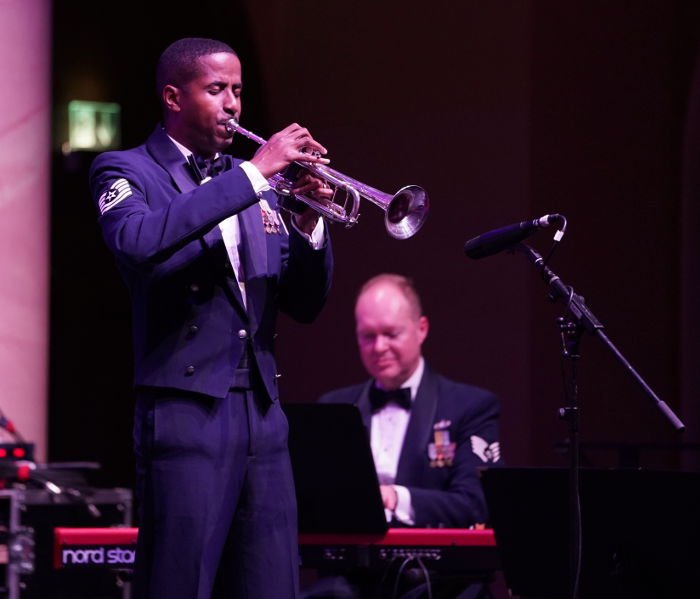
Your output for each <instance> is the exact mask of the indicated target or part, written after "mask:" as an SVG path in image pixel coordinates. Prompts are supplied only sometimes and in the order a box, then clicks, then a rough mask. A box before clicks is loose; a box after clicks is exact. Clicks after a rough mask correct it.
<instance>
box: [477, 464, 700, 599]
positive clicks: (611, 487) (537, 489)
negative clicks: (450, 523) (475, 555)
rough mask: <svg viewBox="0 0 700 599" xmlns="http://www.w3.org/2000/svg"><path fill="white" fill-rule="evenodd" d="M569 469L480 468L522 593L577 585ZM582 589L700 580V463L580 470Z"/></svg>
mask: <svg viewBox="0 0 700 599" xmlns="http://www.w3.org/2000/svg"><path fill="white" fill-rule="evenodd" d="M568 474H569V473H568V470H566V469H537V468H492V469H486V470H484V471H483V472H482V475H481V481H482V484H483V488H484V493H485V495H486V500H487V504H488V508H489V513H490V518H491V522H490V524H491V525H492V526H493V528H494V533H495V536H496V543H497V545H498V549H499V554H500V556H501V563H502V565H503V571H504V575H505V579H506V582H507V584H508V587H509V588H510V590H511V592H512V594H513V595H514V596H518V597H523V598H525V597H526V598H528V599H531V598H532V599H560V598H563V597H567V596H568V595H569V592H570V589H571V585H570V581H569V539H568V535H569V520H570V517H569V513H568V503H567V493H568ZM581 511H582V527H583V566H582V576H581V597H582V599H589V598H592V599H613V598H614V599H666V598H668V599H671V598H673V599H676V598H680V597H691V596H697V595H698V589H700V575H699V574H698V572H699V570H698V564H700V473H681V472H652V471H642V470H607V471H604V470H585V469H584V470H581Z"/></svg>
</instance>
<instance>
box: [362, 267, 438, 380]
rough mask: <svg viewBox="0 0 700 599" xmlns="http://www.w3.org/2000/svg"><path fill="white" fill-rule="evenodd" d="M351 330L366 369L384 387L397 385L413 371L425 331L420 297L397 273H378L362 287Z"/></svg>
mask: <svg viewBox="0 0 700 599" xmlns="http://www.w3.org/2000/svg"><path fill="white" fill-rule="evenodd" d="M355 324H356V328H355V332H356V336H357V345H358V349H359V350H360V357H361V358H362V363H363V365H364V366H365V369H366V370H367V372H368V373H369V374H370V375H372V376H373V377H374V378H375V379H376V380H377V381H378V382H379V384H380V385H381V386H382V387H383V388H385V389H396V388H398V387H400V386H401V385H402V384H403V383H404V382H405V381H406V380H407V379H408V378H409V377H410V376H411V375H412V374H413V373H414V372H415V370H416V368H417V367H418V364H419V362H420V357H421V346H422V344H423V341H424V340H425V338H426V336H427V334H428V319H427V318H426V317H425V316H423V315H422V309H421V305H420V298H419V297H418V294H417V293H416V291H415V288H414V287H413V284H412V283H411V281H410V280H409V279H407V278H406V277H402V276H400V275H390V274H385V275H379V276H377V277H374V278H372V279H370V280H369V281H367V283H365V284H364V285H363V286H362V289H361V290H360V293H359V295H358V297H357V302H356V304H355Z"/></svg>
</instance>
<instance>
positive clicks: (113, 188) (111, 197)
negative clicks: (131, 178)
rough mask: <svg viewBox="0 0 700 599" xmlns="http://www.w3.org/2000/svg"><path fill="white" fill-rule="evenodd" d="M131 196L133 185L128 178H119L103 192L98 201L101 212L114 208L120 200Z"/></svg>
mask: <svg viewBox="0 0 700 599" xmlns="http://www.w3.org/2000/svg"><path fill="white" fill-rule="evenodd" d="M130 196H131V187H130V186H129V182H128V181H127V180H126V179H117V180H116V181H114V183H112V184H111V185H110V186H109V188H108V189H107V190H106V191H104V192H103V193H102V195H101V196H100V199H99V200H98V201H97V206H98V208H99V210H100V214H104V213H105V212H107V211H108V210H111V209H112V208H114V207H115V206H116V205H117V204H118V203H119V202H121V201H123V200H126V198H128V197H130Z"/></svg>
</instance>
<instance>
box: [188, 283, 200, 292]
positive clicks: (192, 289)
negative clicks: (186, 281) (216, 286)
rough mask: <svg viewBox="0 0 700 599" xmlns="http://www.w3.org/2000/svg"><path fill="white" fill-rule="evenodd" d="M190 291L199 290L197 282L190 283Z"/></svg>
mask: <svg viewBox="0 0 700 599" xmlns="http://www.w3.org/2000/svg"><path fill="white" fill-rule="evenodd" d="M190 291H191V292H192V293H197V292H198V291H199V284H198V283H190Z"/></svg>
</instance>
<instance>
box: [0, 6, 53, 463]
mask: <svg viewBox="0 0 700 599" xmlns="http://www.w3.org/2000/svg"><path fill="white" fill-rule="evenodd" d="M50 47H51V2H50V1H49V0H5V1H4V2H2V3H0V73H2V93H0V156H1V157H2V158H1V159H0V409H2V412H3V413H4V414H5V416H6V417H7V418H9V419H11V420H12V421H14V423H15V425H16V426H17V429H18V430H19V431H20V432H21V433H22V434H23V435H24V437H25V438H27V439H29V440H32V441H34V442H35V443H36V444H37V451H38V455H39V457H41V458H43V456H44V455H45V451H46V403H47V399H46V390H47V348H48V323H47V321H48V304H49V297H48V272H49V261H48V259H49V255H48V246H49V228H48V223H49V206H50V203H49V164H50V162H49V158H50V139H49V131H50V115H51V93H50V81H51V80H50V72H51V68H50Z"/></svg>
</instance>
